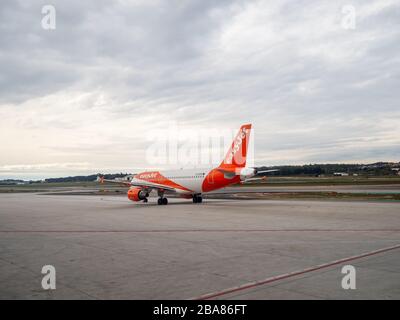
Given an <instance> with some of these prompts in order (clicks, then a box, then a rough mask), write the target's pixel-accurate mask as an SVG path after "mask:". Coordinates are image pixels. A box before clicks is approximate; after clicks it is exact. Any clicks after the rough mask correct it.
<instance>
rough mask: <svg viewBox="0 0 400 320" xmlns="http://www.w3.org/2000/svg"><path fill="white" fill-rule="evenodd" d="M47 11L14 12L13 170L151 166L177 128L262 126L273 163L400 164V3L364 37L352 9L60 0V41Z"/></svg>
mask: <svg viewBox="0 0 400 320" xmlns="http://www.w3.org/2000/svg"><path fill="white" fill-rule="evenodd" d="M44 4H47V3H46V1H29V2H26V1H22V0H21V1H11V0H6V1H2V2H1V4H0V65H1V73H0V133H1V135H0V143H1V145H2V152H1V156H0V165H2V166H5V165H7V166H12V165H19V164H26V165H41V164H46V163H75V162H76V163H79V162H85V163H86V162H87V163H89V164H90V166H89V168H88V170H90V169H91V168H92V167H93V168H107V167H109V168H112V169H114V168H129V167H133V168H138V167H146V165H148V164H146V159H145V149H146V147H147V146H148V145H149V144H150V143H151V141H148V139H147V138H146V137H148V132H149V130H156V129H160V128H164V127H165V126H166V124H168V123H171V122H175V123H177V124H178V125H179V126H180V127H181V128H182V129H185V130H186V129H192V130H200V129H204V128H223V129H228V128H229V129H232V128H236V127H238V126H239V125H240V124H241V123H244V122H253V124H254V129H255V134H256V139H255V143H256V157H257V161H256V164H260V165H261V164H282V163H304V162H321V161H324V162H330V161H340V162H342V161H343V162H347V161H353V160H354V161H356V160H357V161H360V162H363V161H374V160H393V161H394V160H397V161H398V158H399V153H398V145H399V143H400V138H398V137H400V135H399V129H398V123H399V120H400V112H399V111H398V101H399V93H398V89H397V88H398V87H399V85H400V83H399V82H400V81H399V79H400V74H399V73H400V66H399V63H400V60H399V58H398V56H399V54H398V53H399V52H400V50H399V49H400V41H399V40H400V28H399V25H398V21H399V15H400V10H399V9H400V5H399V3H398V1H371V2H368V3H366V2H365V1H361V0H358V1H352V2H351V3H350V4H351V5H353V6H354V9H355V13H356V28H355V29H345V28H343V27H342V19H343V12H342V8H343V6H344V5H348V4H349V3H348V2H347V1H339V2H319V1H298V2H296V3H293V2H292V1H268V2H267V1H218V2H215V1H189V2H182V1H170V2H164V1H122V0H121V1H115V2H110V1H105V0H101V1H95V0H89V1H84V2H81V1H60V0H57V1H53V5H54V6H55V8H56V10H57V28H56V30H52V31H46V30H43V29H42V28H41V19H42V14H41V8H42V5H44ZM63 170H64V171H63ZM72 171H73V170H72V169H71V171H69V169H68V168H62V167H60V173H62V172H65V173H67V172H72Z"/></svg>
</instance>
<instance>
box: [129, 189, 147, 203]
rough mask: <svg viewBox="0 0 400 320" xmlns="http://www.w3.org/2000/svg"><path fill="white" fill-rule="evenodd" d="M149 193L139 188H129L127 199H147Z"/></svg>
mask: <svg viewBox="0 0 400 320" xmlns="http://www.w3.org/2000/svg"><path fill="white" fill-rule="evenodd" d="M148 196H149V193H148V192H147V191H146V190H143V189H141V188H131V189H129V190H128V199H129V200H132V201H141V200H147V197H148Z"/></svg>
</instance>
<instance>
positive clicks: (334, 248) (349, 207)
mask: <svg viewBox="0 0 400 320" xmlns="http://www.w3.org/2000/svg"><path fill="white" fill-rule="evenodd" d="M155 201H156V198H151V199H150V200H149V203H147V204H145V203H133V202H130V201H128V199H126V198H125V197H120V196H107V197H101V196H73V195H70V196H63V195H38V194H31V193H29V194H1V195H0V299H188V298H201V297H203V298H204V297H211V298H212V299H399V298H400V267H399V266H400V246H399V245H400V210H399V209H400V204H399V203H396V202H355V201H352V202H341V201H315V200H313V201H293V200H290V201H280V200H279V201H277V200H274V201H271V200H225V199H215V200H214V199H206V200H205V202H203V203H202V204H193V203H191V201H190V200H184V199H172V198H171V199H170V204H169V205H167V206H158V205H156V203H155ZM381 249H382V250H381ZM377 250H378V251H377ZM338 260H339V262H338ZM335 261H336V262H335ZM341 261H343V262H341ZM349 264H350V265H353V266H354V267H355V270H356V289H355V290H352V289H348V290H345V289H343V288H342V286H341V282H342V278H343V277H344V274H342V273H341V270H342V267H343V266H344V265H349ZM44 265H53V266H54V267H55V268H56V289H55V290H50V291H46V290H43V289H42V287H41V281H42V277H43V275H42V274H41V270H42V267H43V266H44ZM318 266H320V267H318ZM266 280H267V281H266ZM232 288H236V289H235V290H233V291H232V290H231V289H232Z"/></svg>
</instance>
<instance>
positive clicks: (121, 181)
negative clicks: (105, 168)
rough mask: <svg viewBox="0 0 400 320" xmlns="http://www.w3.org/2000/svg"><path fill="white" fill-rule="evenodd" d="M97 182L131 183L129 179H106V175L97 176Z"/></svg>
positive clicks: (125, 184)
mask: <svg viewBox="0 0 400 320" xmlns="http://www.w3.org/2000/svg"><path fill="white" fill-rule="evenodd" d="M96 181H97V182H99V183H104V182H109V183H116V184H122V185H124V186H130V185H131V183H130V181H128V180H115V179H114V180H110V179H104V177H102V176H97V179H96Z"/></svg>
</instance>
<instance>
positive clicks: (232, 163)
mask: <svg viewBox="0 0 400 320" xmlns="http://www.w3.org/2000/svg"><path fill="white" fill-rule="evenodd" d="M250 131H251V124H244V125H242V126H241V127H240V129H239V132H238V133H237V135H236V137H235V139H234V140H233V141H232V144H231V146H230V148H229V150H228V152H227V154H226V156H225V158H224V161H222V162H221V164H220V165H219V167H220V168H223V169H234V168H238V167H239V168H242V167H245V166H246V157H247V149H248V145H249V140H250Z"/></svg>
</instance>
